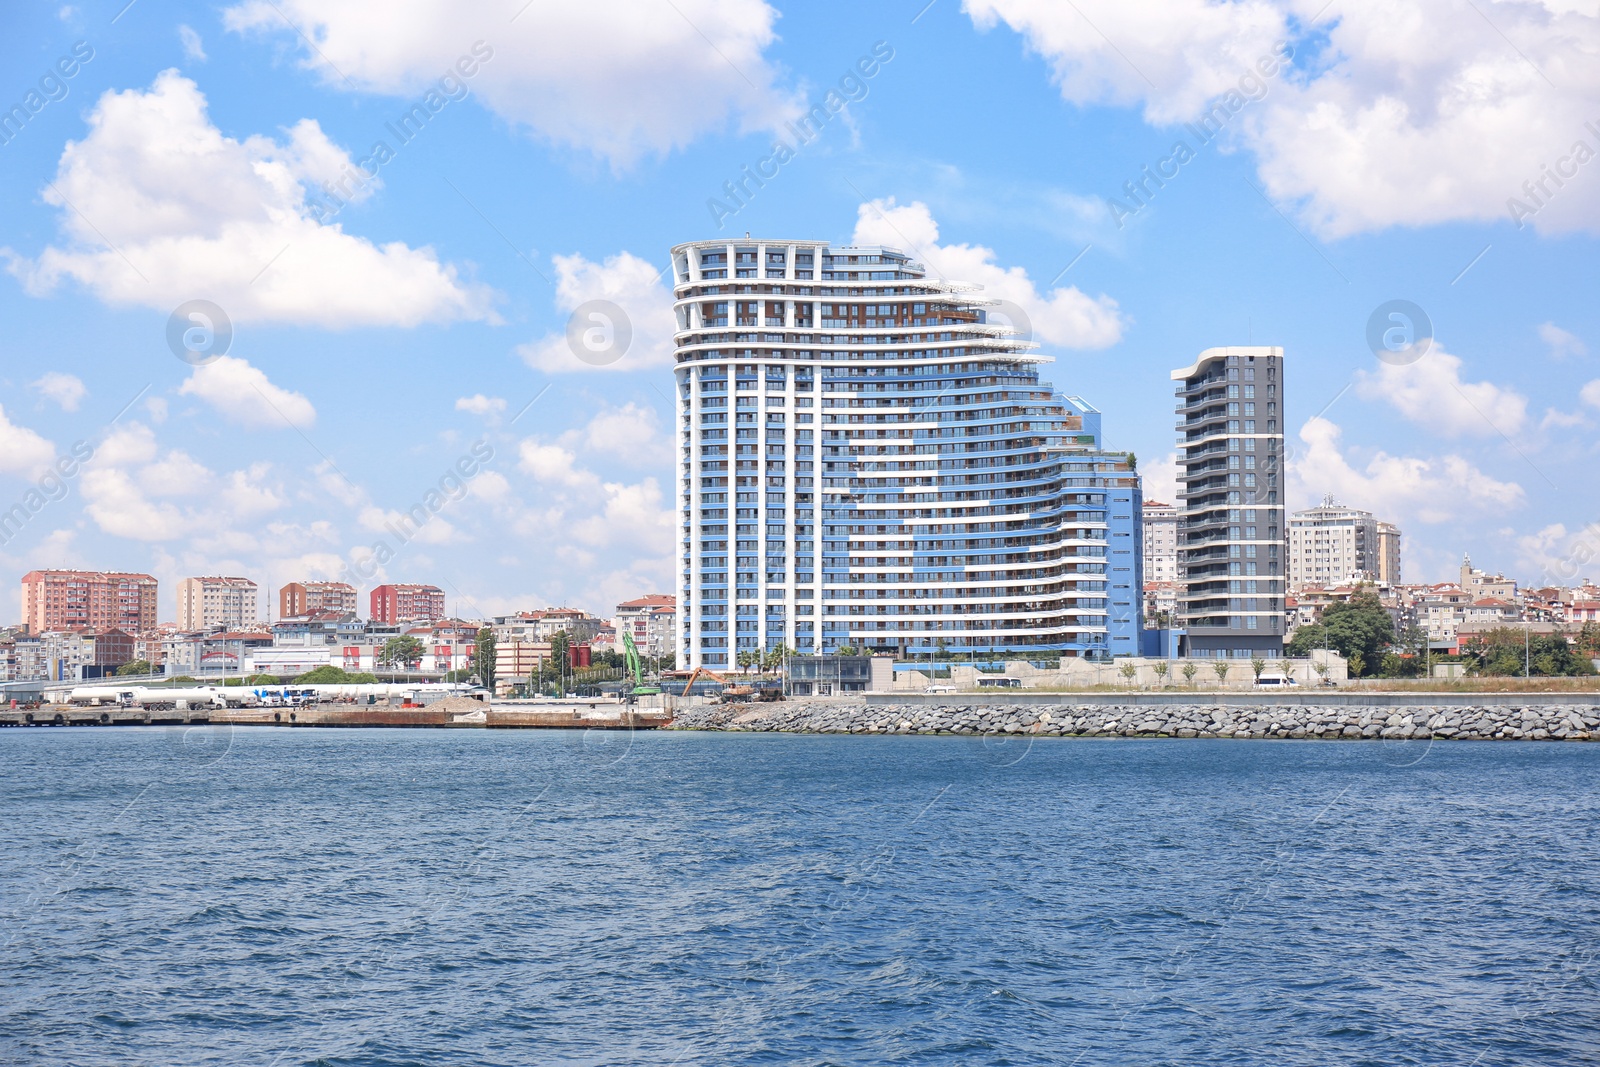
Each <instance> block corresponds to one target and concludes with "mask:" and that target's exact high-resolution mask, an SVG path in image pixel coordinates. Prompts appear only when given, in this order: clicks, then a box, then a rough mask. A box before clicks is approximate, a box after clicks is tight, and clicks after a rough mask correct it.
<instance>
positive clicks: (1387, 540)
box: [1377, 522, 1400, 585]
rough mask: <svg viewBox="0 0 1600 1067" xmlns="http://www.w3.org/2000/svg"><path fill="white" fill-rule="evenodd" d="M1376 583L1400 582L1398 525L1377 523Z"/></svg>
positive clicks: (1394, 583)
mask: <svg viewBox="0 0 1600 1067" xmlns="http://www.w3.org/2000/svg"><path fill="white" fill-rule="evenodd" d="M1377 555H1378V575H1377V577H1378V584H1379V585H1399V584H1400V527H1398V526H1396V525H1395V524H1394V523H1392V522H1380V523H1378V553H1377Z"/></svg>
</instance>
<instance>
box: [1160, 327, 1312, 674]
mask: <svg viewBox="0 0 1600 1067" xmlns="http://www.w3.org/2000/svg"><path fill="white" fill-rule="evenodd" d="M1172 379H1173V381H1175V382H1176V383H1177V390H1176V394H1175V395H1176V396H1177V398H1178V406H1177V414H1178V481H1179V488H1178V597H1177V608H1178V610H1177V616H1178V617H1177V619H1176V620H1175V621H1176V624H1177V625H1178V626H1179V627H1181V628H1183V629H1184V630H1185V637H1184V652H1185V654H1187V655H1190V656H1200V657H1216V658H1226V657H1237V658H1241V659H1248V658H1251V657H1255V656H1262V657H1271V656H1278V655H1281V654H1282V651H1283V640H1284V594H1285V592H1286V586H1285V582H1286V579H1287V565H1288V543H1287V538H1288V532H1287V526H1286V523H1285V521H1284V518H1285V516H1284V471H1283V454H1284V452H1283V410H1284V408H1283V403H1284V400H1283V389H1284V382H1283V349H1281V348H1263V347H1249V348H1208V349H1206V350H1205V351H1204V352H1202V353H1200V357H1199V358H1198V359H1196V360H1195V361H1194V363H1193V364H1191V365H1190V366H1187V367H1184V368H1182V369H1181V370H1175V371H1173V372H1172Z"/></svg>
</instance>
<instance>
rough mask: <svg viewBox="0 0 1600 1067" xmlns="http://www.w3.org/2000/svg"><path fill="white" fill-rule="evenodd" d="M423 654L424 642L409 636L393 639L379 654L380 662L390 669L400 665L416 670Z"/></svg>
mask: <svg viewBox="0 0 1600 1067" xmlns="http://www.w3.org/2000/svg"><path fill="white" fill-rule="evenodd" d="M422 652H423V648H422V642H421V641H418V640H417V639H416V638H415V637H412V636H410V635H409V634H406V635H404V636H401V637H391V638H389V640H387V641H385V642H384V643H383V651H381V652H379V653H378V662H380V663H383V664H385V665H386V666H390V667H393V666H395V665H396V664H399V665H401V666H403V667H406V668H407V669H410V670H415V669H416V666H417V664H419V663H421V662H422Z"/></svg>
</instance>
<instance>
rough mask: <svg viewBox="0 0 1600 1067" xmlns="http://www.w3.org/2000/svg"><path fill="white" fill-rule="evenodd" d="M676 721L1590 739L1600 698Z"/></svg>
mask: <svg viewBox="0 0 1600 1067" xmlns="http://www.w3.org/2000/svg"><path fill="white" fill-rule="evenodd" d="M670 728H671V729H674V730H732V731H740V730H746V731H761V732H774V731H777V732H786V733H820V734H945V733H948V734H1038V735H1041V736H1048V737H1067V736H1070V737H1241V738H1246V737H1296V738H1305V737H1310V738H1327V739H1329V740H1361V739H1363V738H1390V739H1395V738H1423V737H1437V738H1449V739H1456V740H1507V741H1588V740H1591V739H1592V738H1594V737H1595V736H1597V734H1600V705H1556V706H1551V705H1545V706H1532V707H1523V706H1517V705H1510V704H1491V705H1483V706H1478V707H1430V706H1426V705H1419V706H1414V707H1359V708H1357V707H1329V708H1323V707H1305V706H1296V705H1292V704H1284V705H1276V706H1271V707H1246V706H1240V705H1229V704H1225V703H1223V704H1173V705H1164V706H1156V707H1144V706H1133V705H1125V704H1124V705H1118V704H1093V705H1074V704H1061V705H1057V706H1055V707H1039V706H1037V705H1032V706H1020V705H1014V704H949V705H938V706H928V705H909V704H874V705H867V704H864V703H860V704H858V703H852V702H835V701H827V702H824V701H814V702H808V701H804V700H799V701H788V702H785V703H781V704H770V705H761V706H758V707H751V706H750V705H748V704H733V705H715V704H711V705H705V706H702V707H695V708H685V709H683V710H681V711H679V712H678V713H677V717H676V718H675V719H674V721H673V723H672V726H671V727H670Z"/></svg>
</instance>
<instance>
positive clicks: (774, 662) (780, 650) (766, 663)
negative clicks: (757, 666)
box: [761, 641, 794, 671]
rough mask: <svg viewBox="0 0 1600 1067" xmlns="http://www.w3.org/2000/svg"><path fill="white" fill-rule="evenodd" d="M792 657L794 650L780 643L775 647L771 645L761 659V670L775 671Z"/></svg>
mask: <svg viewBox="0 0 1600 1067" xmlns="http://www.w3.org/2000/svg"><path fill="white" fill-rule="evenodd" d="M792 655H794V649H792V648H790V647H789V646H788V645H786V644H784V643H783V642H782V641H779V642H778V643H777V644H776V645H773V646H772V648H771V649H770V650H768V652H767V654H766V655H765V656H764V657H763V662H762V664H761V669H762V670H766V671H775V670H777V669H778V668H779V667H782V666H783V661H784V660H786V659H788V658H789V657H790V656H792Z"/></svg>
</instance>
